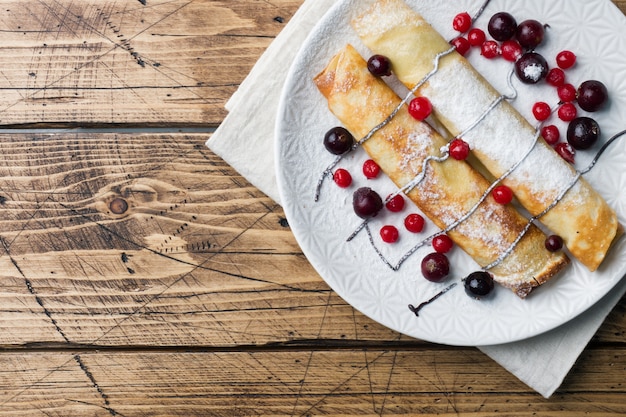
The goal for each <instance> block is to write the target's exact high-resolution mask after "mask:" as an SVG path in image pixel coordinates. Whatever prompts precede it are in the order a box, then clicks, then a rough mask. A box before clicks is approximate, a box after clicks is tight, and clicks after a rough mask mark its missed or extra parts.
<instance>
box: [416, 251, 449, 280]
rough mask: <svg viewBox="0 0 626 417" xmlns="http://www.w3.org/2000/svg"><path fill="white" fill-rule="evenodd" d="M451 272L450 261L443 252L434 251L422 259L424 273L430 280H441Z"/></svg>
mask: <svg viewBox="0 0 626 417" xmlns="http://www.w3.org/2000/svg"><path fill="white" fill-rule="evenodd" d="M449 273H450V261H449V260H448V257H447V256H446V255H444V254H443V253H438V252H433V253H431V254H428V255H426V256H425V257H424V259H422V275H423V276H424V278H426V279H427V280H429V281H432V282H441V281H443V280H444V279H445V278H446V277H447V276H448V274H449Z"/></svg>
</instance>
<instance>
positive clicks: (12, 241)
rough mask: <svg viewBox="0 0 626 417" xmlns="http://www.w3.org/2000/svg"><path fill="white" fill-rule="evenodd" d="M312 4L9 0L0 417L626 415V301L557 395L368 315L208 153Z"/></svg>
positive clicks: (263, 200) (272, 210)
mask: <svg viewBox="0 0 626 417" xmlns="http://www.w3.org/2000/svg"><path fill="white" fill-rule="evenodd" d="M615 3H616V4H617V5H618V6H619V7H620V8H621V10H622V11H626V1H622V0H617V1H615ZM300 4H301V0H273V1H258V0H229V1H209V0H196V1H189V0H147V1H142V0H138V1H136V0H110V1H105V0H81V1H71V0H52V1H41V0H40V1H31V0H0V32H1V33H0V36H2V43H1V46H0V88H1V90H2V93H1V95H0V108H1V109H2V111H1V112H0V123H1V124H2V127H3V128H5V129H3V130H2V131H1V132H0V135H1V138H0V160H1V161H2V163H1V164H0V224H1V225H2V227H1V228H0V251H1V256H0V263H1V268H0V326H1V328H2V331H1V332H0V345H1V351H0V415H2V416H31V415H32V416H192V415H211V416H244V415H246V416H247V415H289V416H291V415H297V416H309V415H357V414H358V415H361V416H367V415H380V416H382V415H395V414H404V415H415V414H424V415H448V416H452V415H472V416H491V415H507V416H531V415H539V416H557V415H558V416H574V415H591V416H606V415H625V414H626V386H625V385H626V384H625V377H624V375H625V372H624V371H625V369H626V337H625V332H626V317H625V315H626V300H622V301H621V303H620V304H619V305H618V307H617V308H616V309H615V311H614V312H613V313H612V314H611V315H610V316H609V318H608V320H607V321H606V323H605V324H604V325H603V326H602V328H601V329H600V331H599V332H598V334H597V336H596V337H595V338H594V340H593V341H592V343H591V345H590V346H589V347H588V348H587V349H586V351H585V353H584V354H583V356H582V358H581V360H580V361H579V363H578V364H577V365H576V366H575V367H574V369H573V370H572V372H571V374H570V375H569V377H568V378H567V380H566V381H565V383H564V384H563V386H562V388H561V389H560V390H559V391H558V392H557V393H556V394H555V395H554V396H553V397H552V398H551V399H550V400H545V399H543V398H542V397H541V396H539V395H538V394H536V393H535V392H533V391H532V390H531V389H529V388H528V387H526V386H525V385H524V384H523V383H521V382H519V381H518V380H517V379H516V378H515V377H513V376H511V375H510V374H508V373H507V372H506V371H505V370H503V369H502V368H501V367H500V366H499V365H497V364H496V363H494V362H493V361H492V360H490V359H489V358H488V357H486V356H485V355H483V354H482V353H480V352H479V351H478V350H477V349H475V348H451V347H445V346H438V345H433V344H430V343H425V342H422V341H419V340H413V339H411V338H409V337H406V336H402V335H400V334H397V333H394V332H393V331H390V330H388V329H387V328H385V327H383V326H381V325H379V324H377V323H375V322H373V321H371V320H369V319H367V318H366V317H364V316H362V315H361V314H359V313H358V312H356V311H355V310H353V309H352V308H351V307H350V306H349V305H347V304H346V303H345V302H344V301H343V300H341V299H340V298H339V297H338V296H337V295H336V294H335V293H334V292H333V291H332V290H330V289H329V288H328V286H327V285H326V284H325V283H324V281H322V279H321V278H320V277H319V276H318V275H317V274H316V273H315V271H314V270H313V269H312V267H311V266H310V265H309V264H308V262H307V260H306V258H305V257H304V255H303V254H302V252H301V250H300V249H299V247H298V245H297V244H296V242H295V240H294V237H293V235H292V234H291V232H290V230H289V227H288V224H287V222H286V220H285V216H284V214H283V212H282V210H281V208H280V207H279V206H278V205H277V204H276V203H274V202H273V201H271V200H270V199H269V198H267V197H266V196H265V195H263V194H262V193H261V192H260V191H258V190H257V189H255V188H254V187H252V186H251V185H250V184H249V183H248V182H247V181H246V180H245V179H243V178H242V177H241V176H240V175H238V174H237V172H235V171H234V170H233V169H232V168H230V167H229V166H228V165H227V164H226V163H225V162H224V161H223V160H221V159H220V158H218V157H217V156H215V155H214V154H213V153H211V152H210V151H209V150H208V149H207V148H206V147H205V145H204V143H205V141H206V140H207V138H208V137H209V136H210V131H211V130H210V128H214V127H216V126H218V125H219V124H220V122H221V121H222V120H223V118H224V117H225V115H226V112H225V110H224V103H225V101H226V100H227V99H228V97H230V95H231V94H232V93H233V92H234V91H235V89H236V88H237V86H238V84H239V83H240V82H241V81H242V80H243V79H244V77H245V76H246V75H247V73H248V71H249V70H250V69H251V67H252V65H253V64H254V63H255V61H256V60H257V58H258V57H259V56H260V54H261V53H262V52H263V50H264V49H265V48H266V47H267V46H268V45H269V44H270V42H271V41H272V39H273V37H274V36H276V34H278V33H279V32H280V30H281V29H282V28H283V27H284V25H285V24H286V22H287V21H288V20H289V18H290V17H291V16H292V15H293V13H294V12H295V11H296V10H297V8H298V7H299V6H300Z"/></svg>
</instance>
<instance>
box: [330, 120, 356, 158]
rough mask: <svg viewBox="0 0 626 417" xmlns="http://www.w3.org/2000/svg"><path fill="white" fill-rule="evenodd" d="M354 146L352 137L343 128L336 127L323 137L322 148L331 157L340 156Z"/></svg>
mask: <svg viewBox="0 0 626 417" xmlns="http://www.w3.org/2000/svg"><path fill="white" fill-rule="evenodd" d="M352 145H354V136H352V133H350V132H348V130H347V129H346V128H344V127H341V126H337V127H333V128H332V129H330V130H329V131H328V132H326V134H325V135H324V146H325V147H326V149H327V150H328V152H330V153H332V154H333V155H342V154H344V153H346V152H348V151H349V150H350V148H352Z"/></svg>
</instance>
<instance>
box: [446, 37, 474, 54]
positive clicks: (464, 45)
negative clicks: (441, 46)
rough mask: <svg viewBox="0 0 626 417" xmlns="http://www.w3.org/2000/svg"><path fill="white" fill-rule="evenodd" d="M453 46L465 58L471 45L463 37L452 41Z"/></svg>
mask: <svg viewBox="0 0 626 417" xmlns="http://www.w3.org/2000/svg"><path fill="white" fill-rule="evenodd" d="M450 43H451V44H452V46H454V48H455V49H456V51H457V52H458V53H459V54H460V55H461V56H465V55H467V53H468V52H469V50H470V48H471V45H470V43H469V41H468V40H467V39H465V38H464V37H463V36H459V37H457V38H454V39H452V41H451V42H450Z"/></svg>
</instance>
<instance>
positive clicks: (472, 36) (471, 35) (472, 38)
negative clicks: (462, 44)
mask: <svg viewBox="0 0 626 417" xmlns="http://www.w3.org/2000/svg"><path fill="white" fill-rule="evenodd" d="M486 40H487V35H485V32H484V31H483V30H482V29H479V28H473V29H470V31H469V32H467V41H468V42H469V44H470V45H471V46H480V45H482V44H483V43H484V42H485V41H486Z"/></svg>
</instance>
